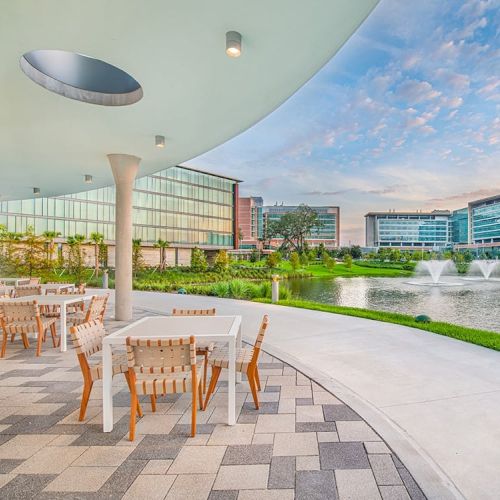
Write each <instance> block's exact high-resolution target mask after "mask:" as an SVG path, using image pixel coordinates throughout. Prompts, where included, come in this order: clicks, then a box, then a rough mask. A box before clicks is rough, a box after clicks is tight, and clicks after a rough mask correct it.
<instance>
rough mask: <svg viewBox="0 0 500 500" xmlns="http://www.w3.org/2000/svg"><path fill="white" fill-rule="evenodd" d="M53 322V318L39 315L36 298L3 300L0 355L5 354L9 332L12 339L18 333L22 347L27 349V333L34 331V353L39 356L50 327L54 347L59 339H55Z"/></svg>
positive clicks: (0, 321)
mask: <svg viewBox="0 0 500 500" xmlns="http://www.w3.org/2000/svg"><path fill="white" fill-rule="evenodd" d="M55 322H56V319H55V318H44V317H43V316H41V315H40V308H39V307H38V304H37V302H36V300H32V301H27V302H4V303H3V304H0V323H1V325H2V331H3V343H2V351H1V354H0V357H1V358H3V357H4V356H5V350H6V348H7V338H8V336H9V334H10V335H12V340H14V337H15V336H16V334H18V333H19V334H20V335H21V338H22V340H23V345H24V348H25V349H28V348H29V346H30V344H29V341H28V336H27V334H28V333H36V335H37V348H36V355H37V356H40V353H41V350H42V342H43V341H45V337H46V333H47V330H48V329H50V333H51V335H52V343H53V345H54V347H57V346H58V345H59V342H60V340H59V341H58V340H57V334H56V325H55Z"/></svg>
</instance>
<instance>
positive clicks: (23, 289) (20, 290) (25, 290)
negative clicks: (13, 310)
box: [15, 285, 42, 297]
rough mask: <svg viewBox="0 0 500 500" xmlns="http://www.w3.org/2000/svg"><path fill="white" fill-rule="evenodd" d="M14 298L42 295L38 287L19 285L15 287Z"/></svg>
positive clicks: (40, 288)
mask: <svg viewBox="0 0 500 500" xmlns="http://www.w3.org/2000/svg"><path fill="white" fill-rule="evenodd" d="M15 291H16V297H28V296H29V295H42V287H41V286H40V285H21V286H16V287H15Z"/></svg>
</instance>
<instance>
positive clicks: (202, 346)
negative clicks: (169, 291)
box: [172, 307, 216, 394]
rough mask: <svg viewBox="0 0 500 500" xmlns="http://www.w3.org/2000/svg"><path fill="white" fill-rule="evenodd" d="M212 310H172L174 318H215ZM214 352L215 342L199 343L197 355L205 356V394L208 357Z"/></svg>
mask: <svg viewBox="0 0 500 500" xmlns="http://www.w3.org/2000/svg"><path fill="white" fill-rule="evenodd" d="M215 314H216V312H215V307H214V308H212V309H175V308H174V309H172V316H215ZM213 350H214V343H213V342H203V341H201V342H197V344H196V355H197V356H203V394H205V393H206V392H207V371H208V356H209V355H210V353H211V352H212V351H213Z"/></svg>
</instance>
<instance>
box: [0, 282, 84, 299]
mask: <svg viewBox="0 0 500 500" xmlns="http://www.w3.org/2000/svg"><path fill="white" fill-rule="evenodd" d="M0 282H1V280H0ZM33 286H39V287H41V289H42V293H43V294H44V295H47V294H50V293H61V292H62V291H63V290H73V289H74V288H75V284H74V283H45V284H43V285H33ZM2 288H3V289H4V290H5V291H7V292H9V293H10V292H12V290H15V289H16V287H15V286H12V285H6V286H3V287H1V286H0V289H2Z"/></svg>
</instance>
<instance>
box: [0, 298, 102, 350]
mask: <svg viewBox="0 0 500 500" xmlns="http://www.w3.org/2000/svg"><path fill="white" fill-rule="evenodd" d="M92 297H93V295H89V294H82V295H65V294H49V295H27V296H26V297H16V298H13V299H7V298H5V299H0V302H26V301H30V300H36V301H37V303H38V305H39V306H60V309H61V317H60V329H59V332H60V334H61V352H65V351H66V350H67V345H68V342H67V331H68V329H67V327H66V307H67V306H68V305H70V304H74V303H76V302H81V301H82V300H83V301H84V302H88V301H89V300H91V299H92Z"/></svg>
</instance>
